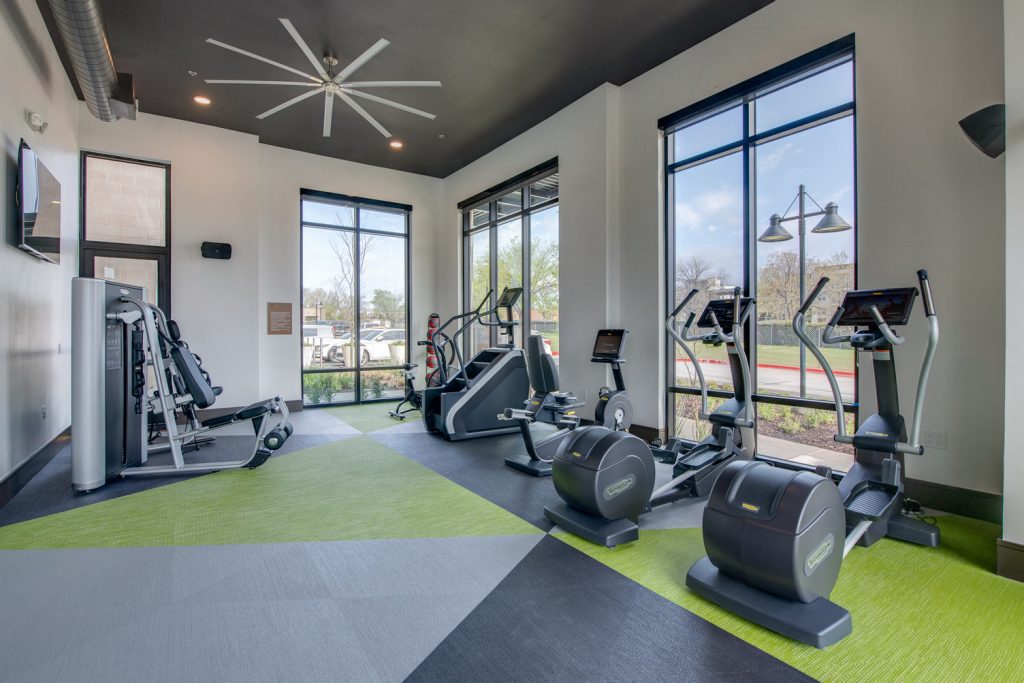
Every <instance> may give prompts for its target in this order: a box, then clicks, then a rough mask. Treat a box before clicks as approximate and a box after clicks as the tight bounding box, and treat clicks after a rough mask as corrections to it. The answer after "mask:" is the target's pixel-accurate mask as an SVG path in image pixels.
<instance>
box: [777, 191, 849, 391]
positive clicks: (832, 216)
mask: <svg viewBox="0 0 1024 683" xmlns="http://www.w3.org/2000/svg"><path fill="white" fill-rule="evenodd" d="M807 199H810V200H811V201H812V202H814V205H815V206H817V207H818V211H813V212H811V213H807V210H806V200H807ZM794 203H796V204H797V209H798V210H797V214H796V215H795V216H780V215H779V214H777V213H773V214H772V216H771V218H769V219H768V228H767V229H766V230H765V231H764V232H763V233H761V236H760V237H758V238H757V241H758V242H785V241H787V240H791V239H793V235H791V234H790V233H789V231H788V230H786V228H785V227H783V225H782V224H783V223H786V222H788V221H797V226H798V230H797V235H799V237H800V303H803V301H804V296H805V292H804V289H805V283H804V275H805V273H804V271H805V270H806V269H807V252H806V244H805V240H806V239H807V230H806V225H807V219H808V218H814V217H815V216H821V220H820V221H818V224H817V225H816V226H814V227H813V228H811V232H816V233H828V232H842V231H844V230H849V229H850V227H851V226H850V224H849V223H847V222H846V221H845V220H843V218H842V216H840V215H839V205H838V204H836V203H835V202H829V203H828V204H826V205H825V208H821V204H818V202H816V201H814V197H812V196H811V195H809V194H807V189H806V188H805V187H804V186H803V185H801V186H800V190H799V191H798V192H797V195H796V197H794V198H793V201H792V202H790V203H789V208H787V209H786V213H788V212H789V209H790V208H792V207H793V204H794ZM800 398H807V349H805V348H804V345H803V344H801V345H800Z"/></svg>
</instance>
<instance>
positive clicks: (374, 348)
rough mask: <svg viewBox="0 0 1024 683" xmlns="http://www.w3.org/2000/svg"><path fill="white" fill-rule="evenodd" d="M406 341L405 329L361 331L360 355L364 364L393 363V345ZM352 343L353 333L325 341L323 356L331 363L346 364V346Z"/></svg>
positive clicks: (377, 328) (376, 328)
mask: <svg viewBox="0 0 1024 683" xmlns="http://www.w3.org/2000/svg"><path fill="white" fill-rule="evenodd" d="M404 343H405V330H399V329H385V328H381V327H374V328H369V329H364V330H363V331H362V332H360V333H359V355H360V359H361V360H362V363H363V365H366V364H367V363H371V362H375V361H376V362H387V363H389V364H390V363H391V361H392V356H391V347H392V346H394V345H396V344H404ZM351 345H352V335H351V334H350V333H347V332H346V333H345V334H343V335H342V336H340V337H338V338H337V339H331V340H329V341H325V343H324V346H323V351H322V354H323V358H324V360H325V361H327V362H329V363H340V364H342V365H344V364H345V347H347V346H351Z"/></svg>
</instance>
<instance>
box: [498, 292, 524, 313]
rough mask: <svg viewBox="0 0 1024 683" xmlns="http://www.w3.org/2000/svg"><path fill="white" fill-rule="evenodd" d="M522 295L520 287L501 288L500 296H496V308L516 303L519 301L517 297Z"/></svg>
mask: <svg viewBox="0 0 1024 683" xmlns="http://www.w3.org/2000/svg"><path fill="white" fill-rule="evenodd" d="M522 295H523V288H522V287H506V288H505V289H503V290H502V292H501V296H500V297H499V298H498V306H497V307H498V308H505V307H509V308H511V307H512V306H515V305H516V302H517V301H519V297H520V296H522Z"/></svg>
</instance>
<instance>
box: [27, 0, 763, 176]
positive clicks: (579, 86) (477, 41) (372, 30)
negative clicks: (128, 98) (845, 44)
mask: <svg viewBox="0 0 1024 683" xmlns="http://www.w3.org/2000/svg"><path fill="white" fill-rule="evenodd" d="M770 2H771V0H620V1H619V2H613V1H612V0H505V1H504V2H495V1H494V0H346V1H341V0H333V1H331V0H302V1H298V0H290V1H285V0H263V1H255V2H254V1H253V0H175V1H173V2H168V1H166V0H100V5H101V7H102V10H103V12H104V20H105V23H106V26H107V32H108V34H109V37H110V44H111V49H112V52H113V55H114V63H115V65H116V66H117V69H118V71H127V72H129V73H132V74H134V76H135V92H136V96H137V97H138V98H139V104H140V109H141V110H142V111H144V112H149V113H152V114H160V115H162V116H170V117H173V118H177V119H184V120H186V121H196V122H199V123H206V124H210V125H214V126H220V127H222V128H230V129H232V130H238V131H243V132H246V133H254V134H257V135H259V137H260V139H261V140H262V141H263V142H265V143H267V144H271V145H278V146H280V147H288V148H291V149H297V150H302V151H305V152H313V153H315V154H324V155H327V156H332V157H338V158H340V159H348V160H351V161H358V162H362V163H367V164H373V165H375V166H384V167H387V168H394V169H399V170H403V171H411V172H414V173H423V174H427V175H431V176H438V177H444V176H447V175H449V174H450V173H452V172H454V171H456V170H458V169H459V168H462V167H463V166H465V165H466V164H468V163H470V162H471V161H473V160H475V159H477V158H479V157H480V156H482V155H484V154H486V153H487V152H489V151H491V150H492V149H494V148H496V147H498V146H499V145H501V144H502V143H504V142H506V141H508V140H510V139H511V138H513V137H515V136H516V135H518V134H519V133H522V132H523V131H525V130H526V129H528V128H530V127H531V126H533V125H535V124H537V123H539V122H541V121H543V120H544V119H546V118H547V117H549V116H551V115H552V114H554V113H555V112H557V111H558V110H559V109H562V108H563V107H565V106H566V105H568V104H570V103H571V102H573V101H574V100H576V99H578V98H580V97H581V96H583V95H585V94H586V93H588V92H590V91H591V90H593V89H594V88H596V87H597V86H599V85H601V84H602V83H604V82H605V81H607V82H610V83H614V84H616V85H621V84H622V83H625V82H626V81H628V80H630V79H632V78H634V77H636V76H638V75H639V74H641V73H643V72H645V71H647V70H648V69H650V68H652V67H654V66H656V65H658V64H660V63H662V62H663V61H665V60H666V59H668V58H670V57H672V56H674V55H676V54H678V53H679V52H682V51H683V50H685V49H687V48H689V47H691V46H692V45H694V44H696V43H698V42H700V41H702V40H704V39H705V38H707V37H709V36H711V35H713V34H715V33H717V32H718V31H721V30H722V29H724V28H726V27H728V26H730V25H731V24H733V23H735V22H736V21H739V20H740V19H742V18H743V17H745V16H747V15H748V14H750V13H752V12H754V11H756V10H758V9H760V8H761V7H764V6H765V5H767V4H769V3H770ZM38 4H39V6H40V9H41V10H42V11H43V15H44V17H45V18H46V19H47V23H48V25H50V28H51V35H53V36H56V35H57V34H56V33H55V32H54V30H53V26H52V21H51V19H50V10H49V3H48V2H47V0H38ZM278 17H284V18H287V19H290V20H291V21H292V22H293V23H294V24H295V27H296V28H297V29H298V31H299V33H300V34H301V35H302V36H303V38H305V39H306V41H307V42H308V43H309V45H310V46H311V47H312V49H313V51H314V52H315V53H319V54H328V53H329V54H332V55H336V56H337V57H338V59H339V60H340V63H341V65H345V64H347V63H348V62H350V61H351V60H353V59H354V58H355V57H357V56H359V55H360V54H361V53H362V52H363V51H364V50H366V49H367V48H368V47H370V46H371V45H372V44H373V43H374V42H375V41H376V40H377V39H378V38H382V37H383V38H387V39H388V40H390V41H391V43H392V44H391V46H390V47H388V48H387V49H385V50H384V51H383V52H381V53H380V54H379V55H377V57H375V58H374V59H373V60H372V61H370V62H369V63H368V64H367V65H366V66H364V67H363V68H362V69H360V70H359V72H358V74H357V78H356V80H440V81H442V82H443V84H444V87H442V88H440V89H433V88H429V89H428V88H394V89H391V88H389V89H387V90H382V89H381V90H373V91H371V92H373V93H374V94H377V95H380V96H383V97H387V98H389V99H393V100H396V101H399V102H402V103H403V104H407V105H409V106H412V107H416V108H419V109H424V110H426V111H429V112H432V113H434V114H437V119H436V120H435V121H429V120H427V119H423V118H420V117H418V116H414V115H412V114H408V113H406V112H401V111H397V110H394V109H391V108H389V107H386V106H384V105H380V104H377V103H375V102H366V101H360V104H363V105H365V108H366V109H367V111H369V112H370V113H371V114H372V115H373V116H374V117H376V118H377V119H378V120H379V121H380V122H381V123H382V124H383V125H384V126H385V127H386V128H388V129H389V130H390V131H391V132H392V134H394V135H395V137H397V138H400V139H401V140H403V141H405V149H403V150H402V151H399V152H395V151H392V150H391V149H389V148H388V146H387V144H386V141H385V139H384V138H383V137H382V136H381V135H380V134H379V133H378V132H377V131H375V130H374V129H373V128H372V127H371V126H370V125H369V124H368V123H367V122H366V121H364V120H363V119H362V118H360V117H359V115H358V114H356V113H355V112H354V111H352V110H351V109H350V108H349V107H347V106H345V105H344V104H343V103H342V102H340V101H336V102H335V107H334V119H333V121H334V123H333V125H334V130H333V137H331V138H329V139H325V138H323V137H322V136H321V132H322V131H321V128H322V122H323V98H322V97H313V98H310V99H309V100H306V101H303V102H300V103H299V104H296V105H294V106H292V107H290V108H289V109H287V110H285V111H282V112H280V113H278V114H275V115H273V116H271V117H269V118H267V119H265V120H262V121H260V120H257V119H256V118H255V116H256V114H259V113H260V112H263V111H266V110H267V109H270V108H271V107H273V106H275V105H276V104H279V103H281V102H284V101H285V100H288V99H290V98H291V97H294V96H295V95H296V94H298V92H297V91H296V89H295V88H289V87H287V86H248V85H207V84H205V83H204V82H203V81H202V79H203V78H223V79H255V80H293V79H292V78H291V76H290V74H288V73H287V72H285V71H281V70H280V69H277V68H275V67H273V66H270V65H267V64H263V63H261V62H258V61H255V60H253V59H250V58H248V57H244V56H242V55H238V54H235V53H232V52H228V51H226V50H224V49H221V48H218V47H215V46H213V45H209V44H207V43H206V42H205V40H206V38H216V39H218V40H221V41H223V42H225V43H229V44H231V45H235V46H237V47H240V48H243V49H246V50H249V51H251V52H255V53H257V54H260V55H263V56H265V57H268V58H270V59H273V60H276V61H279V62H282V63H284V64H287V65H289V66H292V67H295V68H298V69H301V70H303V71H309V70H310V68H309V67H310V64H309V63H308V61H307V60H306V59H305V58H304V57H303V56H302V53H301V52H300V51H299V49H298V48H297V47H296V45H295V43H294V42H293V41H292V39H291V38H290V37H289V35H288V33H287V32H286V31H285V29H284V28H283V27H282V25H281V24H280V22H279V21H278ZM55 42H56V43H57V44H58V46H59V45H60V41H59V39H57V40H55ZM62 58H63V55H62ZM189 70H193V71H196V72H198V74H199V76H198V77H196V78H193V77H190V76H189V74H188V71H189ZM69 74H70V71H69ZM72 81H74V79H73V78H72ZM199 93H203V94H207V95H209V96H210V97H211V98H213V105H212V106H210V107H207V108H202V107H199V106H197V105H195V104H194V103H193V102H192V97H193V95H196V94H199ZM666 113H668V112H666ZM441 134H443V135H444V136H445V137H444V139H443V140H442V139H439V137H438V136H439V135H441Z"/></svg>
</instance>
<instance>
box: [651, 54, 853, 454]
mask: <svg viewBox="0 0 1024 683" xmlns="http://www.w3.org/2000/svg"><path fill="white" fill-rule="evenodd" d="M854 130H855V113H854V61H853V53H852V47H850V49H849V50H848V51H847V52H842V53H837V54H832V55H830V56H829V57H828V59H827V60H825V61H818V62H816V63H811V64H807V65H804V66H803V67H801V68H800V69H799V70H794V71H791V72H790V73H785V74H772V76H771V78H769V79H764V80H761V81H760V82H758V83H757V84H756V85H753V86H752V87H751V88H750V89H749V90H747V91H745V92H736V91H730V94H729V95H728V96H727V97H723V98H718V101H715V102H713V103H709V104H708V107H707V108H706V109H704V110H703V111H698V112H695V113H694V114H693V115H692V116H690V117H689V118H683V119H682V120H678V121H675V122H673V123H672V124H671V125H670V126H669V127H667V128H666V130H665V133H666V146H665V151H666V160H667V163H668V166H667V181H666V182H667V186H666V193H667V197H668V200H669V201H668V221H669V223H668V247H669V259H668V267H669V275H668V279H669V282H670V283H671V287H670V296H669V299H670V301H669V302H668V308H669V310H671V309H672V308H674V307H675V305H676V303H678V302H679V301H680V300H681V299H682V298H683V297H685V296H686V294H687V293H688V292H689V291H690V290H691V289H693V288H697V289H699V290H700V292H701V293H700V296H699V297H698V298H697V299H696V300H695V301H694V302H693V303H692V304H691V306H692V307H693V309H694V310H696V311H697V312H699V311H700V310H701V309H702V308H703V306H704V305H705V303H706V302H707V301H708V300H709V299H714V298H725V297H729V296H731V291H732V288H733V287H736V286H740V287H742V288H743V289H744V291H745V292H746V293H748V294H750V295H753V296H755V297H756V298H757V315H756V318H757V319H756V324H750V325H749V329H748V335H749V336H748V338H747V343H746V351H747V353H748V355H749V356H750V360H751V371H752V374H753V377H752V381H753V389H754V394H755V405H756V407H757V418H758V419H757V450H758V454H759V455H763V456H768V457H776V458H783V459H787V460H793V461H798V462H803V463H807V464H812V465H816V464H826V465H829V466H831V467H832V468H834V469H837V470H846V469H848V468H849V466H850V464H851V463H852V451H848V450H847V449H846V448H845V447H842V446H839V445H838V444H835V443H834V441H833V439H832V435H833V433H834V432H835V430H836V424H835V412H834V409H833V406H832V394H831V391H830V390H829V385H828V382H827V380H826V378H825V375H824V373H823V372H822V370H821V368H820V367H819V366H818V364H817V361H815V359H814V356H813V355H811V354H810V353H805V354H804V359H805V360H804V369H803V370H801V360H800V357H801V353H800V346H799V342H798V340H797V339H796V336H795V335H794V334H793V331H792V327H791V321H792V319H793V315H794V313H795V312H796V310H797V308H799V306H800V303H801V302H800V289H801V286H800V273H801V262H802V266H803V268H802V269H803V272H804V288H805V291H806V292H810V290H811V289H812V288H813V287H814V285H815V283H817V281H818V280H819V279H820V278H821V277H822V276H828V277H829V278H830V280H831V281H830V283H829V285H828V287H827V289H826V290H825V292H824V293H823V295H822V296H821V297H820V298H819V300H818V301H817V302H816V303H815V305H814V307H813V308H812V309H811V311H810V313H809V315H808V331H809V333H810V334H811V336H812V338H815V339H816V338H818V337H819V335H820V332H821V330H822V328H823V327H824V325H825V323H826V322H827V321H828V318H829V317H830V315H831V314H832V311H833V310H834V309H835V307H836V305H837V303H838V302H839V300H840V299H841V297H842V295H843V293H844V292H845V291H846V290H848V289H853V288H854V287H855V273H856V245H857V238H856V196H855V192H856V182H855V135H854ZM801 187H803V188H804V195H803V197H804V210H805V216H806V215H807V214H812V213H815V212H820V211H821V210H823V208H824V207H825V205H826V204H827V203H829V202H835V203H836V204H837V205H838V213H839V215H840V216H841V217H842V218H843V219H844V220H845V221H847V222H848V223H849V224H850V226H852V229H849V230H845V231H842V232H832V233H815V232H813V231H812V229H813V228H814V227H815V226H816V225H817V223H818V221H819V220H820V219H821V216H820V215H817V216H811V217H807V218H806V220H805V231H804V234H805V239H804V249H803V250H802V253H801V248H800V242H801V240H800V239H799V227H798V225H799V221H798V220H796V219H794V220H784V221H783V223H782V226H783V227H784V228H785V230H786V231H787V232H788V233H789V234H790V235H792V239H787V240H785V241H774V242H767V241H759V240H758V237H759V236H760V235H762V234H763V233H764V231H765V230H766V229H767V228H768V225H769V219H770V217H771V216H772V214H779V215H780V216H781V217H783V218H784V219H790V218H794V217H797V216H798V213H799V205H800V202H799V197H798V195H799V194H800V189H801ZM668 343H669V345H670V348H674V349H675V352H674V353H671V354H670V358H671V360H672V361H673V362H672V363H670V371H669V385H670V389H669V394H668V411H669V415H670V421H669V427H670V429H671V430H672V431H673V433H674V434H675V435H678V436H682V437H684V438H690V439H694V440H700V439H702V438H704V437H705V436H706V435H707V433H709V432H710V425H709V424H708V423H707V422H706V421H700V420H699V419H697V412H698V407H699V400H700V398H699V389H698V385H697V378H696V374H695V372H694V369H693V368H692V366H691V362H690V360H689V359H688V358H687V357H686V354H685V353H684V352H683V351H682V350H681V349H679V348H676V347H675V346H674V344H673V343H672V340H671V338H668ZM823 350H824V353H825V355H826V356H827V358H828V359H829V361H830V363H831V365H832V367H833V369H834V370H835V371H836V375H837V378H838V380H839V384H840V389H841V391H842V394H843V400H844V402H845V403H847V404H849V409H850V413H848V415H849V419H850V420H851V421H852V420H853V419H854V415H855V413H854V404H855V402H856V394H855V390H856V389H855V388H856V372H857V368H856V359H855V354H854V352H853V351H851V350H850V349H849V348H845V349H844V348H827V347H823ZM695 351H696V354H697V357H698V360H699V362H700V364H701V367H702V369H703V372H704V376H705V377H706V378H707V380H708V383H709V389H710V390H711V394H712V396H714V397H715V398H713V399H712V401H711V405H712V407H714V406H715V405H717V403H718V402H719V401H721V399H722V398H723V397H724V396H727V395H729V394H730V392H731V390H732V385H731V382H730V379H729V377H730V375H729V365H728V361H727V358H726V350H725V347H724V346H720V347H712V346H708V345H703V344H701V343H697V344H696V345H695Z"/></svg>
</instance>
